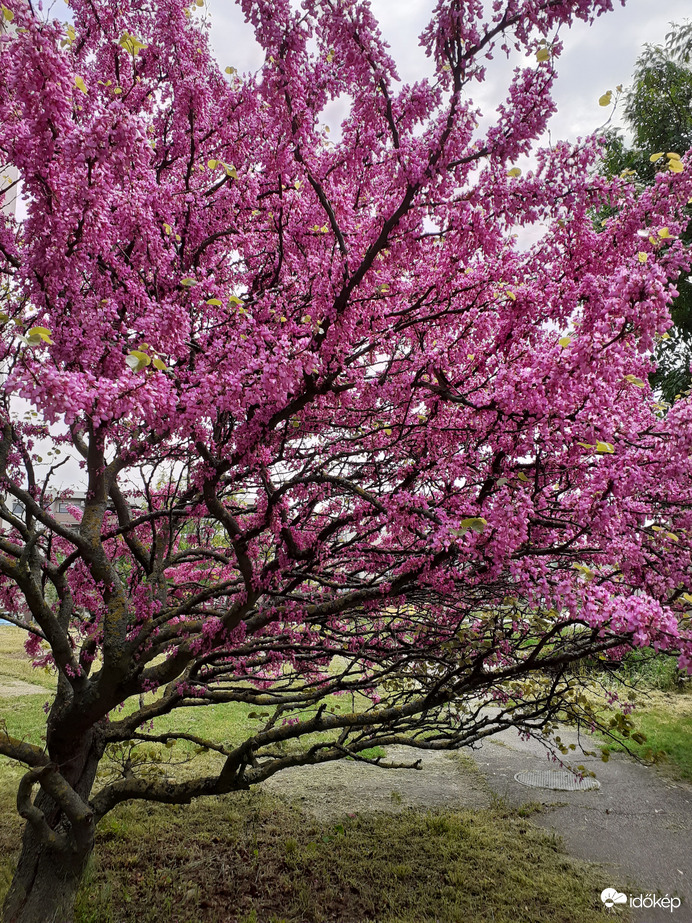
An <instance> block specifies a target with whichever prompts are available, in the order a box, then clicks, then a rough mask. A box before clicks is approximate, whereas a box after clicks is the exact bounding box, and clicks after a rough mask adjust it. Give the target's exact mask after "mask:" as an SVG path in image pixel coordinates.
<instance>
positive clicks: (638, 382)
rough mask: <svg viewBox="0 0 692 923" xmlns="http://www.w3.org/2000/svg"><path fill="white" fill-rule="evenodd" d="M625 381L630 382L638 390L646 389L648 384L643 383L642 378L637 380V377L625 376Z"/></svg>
mask: <svg viewBox="0 0 692 923" xmlns="http://www.w3.org/2000/svg"><path fill="white" fill-rule="evenodd" d="M625 381H628V382H629V383H630V384H631V385H634V386H635V387H636V388H645V387H646V382H645V381H642V380H641V378H637V376H636V375H625Z"/></svg>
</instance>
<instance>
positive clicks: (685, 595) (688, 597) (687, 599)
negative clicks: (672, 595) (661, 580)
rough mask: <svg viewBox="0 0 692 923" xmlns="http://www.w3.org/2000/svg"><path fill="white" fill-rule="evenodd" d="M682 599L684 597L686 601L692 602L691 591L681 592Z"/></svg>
mask: <svg viewBox="0 0 692 923" xmlns="http://www.w3.org/2000/svg"><path fill="white" fill-rule="evenodd" d="M682 599H684V600H685V602H686V603H692V593H683V594H682Z"/></svg>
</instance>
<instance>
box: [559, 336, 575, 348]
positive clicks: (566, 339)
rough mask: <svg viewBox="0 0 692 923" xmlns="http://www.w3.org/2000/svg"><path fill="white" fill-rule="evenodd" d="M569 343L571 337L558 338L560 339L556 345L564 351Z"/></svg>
mask: <svg viewBox="0 0 692 923" xmlns="http://www.w3.org/2000/svg"><path fill="white" fill-rule="evenodd" d="M571 342H572V337H560V339H559V340H558V343H559V344H560V346H562V347H563V348H565V349H566V348H567V347H568V346H569V344H570V343H571Z"/></svg>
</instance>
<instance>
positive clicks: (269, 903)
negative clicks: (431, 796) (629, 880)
mask: <svg viewBox="0 0 692 923" xmlns="http://www.w3.org/2000/svg"><path fill="white" fill-rule="evenodd" d="M609 883H610V881H609V880H608V881H606V879H605V878H604V877H603V875H602V873H601V872H600V871H599V870H597V869H595V868H593V867H589V866H586V865H584V864H576V863H574V862H572V861H571V860H569V859H568V858H567V857H566V856H565V854H564V853H563V851H562V849H561V847H560V844H559V841H558V840H557V839H556V838H555V837H552V836H550V835H549V834H547V833H545V832H544V831H542V830H539V829H538V828H536V827H533V826H532V825H531V824H530V823H529V822H528V821H526V819H525V818H523V817H521V816H520V815H519V813H518V812H513V811H510V810H509V809H507V808H504V807H503V806H501V805H498V806H495V807H494V808H492V809H489V810H484V811H446V812H418V811H408V812H404V813H401V814H398V815H395V816H385V815H364V816H356V817H345V818H343V819H342V820H341V821H340V822H337V823H335V822H330V823H320V822H318V821H316V820H313V819H311V818H309V817H306V816H305V815H304V814H303V813H301V811H300V810H298V809H297V808H294V807H292V806H291V805H289V804H287V803H285V802H283V801H281V800H279V799H277V798H272V797H269V796H267V795H264V794H262V793H250V794H242V795H235V796H228V797H225V798H223V799H217V800H215V801H213V802H210V801H204V802H199V803H197V804H194V805H191V806H189V807H181V808H173V809H170V808H168V809H166V808H160V807H158V806H152V805H129V806H123V807H121V808H120V809H119V810H117V811H115V812H113V814H112V815H110V816H109V817H108V818H107V819H106V820H105V821H104V823H103V824H102V827H101V830H100V832H99V835H98V846H97V859H96V861H95V863H94V866H93V868H92V870H91V873H90V878H89V881H88V883H87V885H86V886H85V887H84V888H83V890H82V892H81V895H80V898H79V904H78V917H77V920H78V923H218V921H220V920H224V921H228V923H241V921H242V923H249V921H252V920H254V921H256V923H270V921H272V923H279V921H286V923H289V921H290V923H327V921H329V923H337V921H344V923H346V921H349V923H350V921H353V923H355V921H358V923H367V921H377V923H395V921H396V923H424V921H430V923H432V921H437V923H452V921H455V923H456V921H459V923H461V921H464V923H543V921H545V923H548V921H551V923H596V921H599V920H605V919H606V918H607V917H606V913H605V912H604V910H603V909H602V905H601V902H600V900H599V894H600V891H601V889H602V887H605V886H606V884H609Z"/></svg>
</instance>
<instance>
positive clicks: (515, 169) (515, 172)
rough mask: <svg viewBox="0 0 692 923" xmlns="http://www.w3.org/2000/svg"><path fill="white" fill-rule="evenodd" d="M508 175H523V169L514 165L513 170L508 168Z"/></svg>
mask: <svg viewBox="0 0 692 923" xmlns="http://www.w3.org/2000/svg"><path fill="white" fill-rule="evenodd" d="M507 176H512V177H517V176H521V170H520V168H519V167H512V169H511V170H507Z"/></svg>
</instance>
